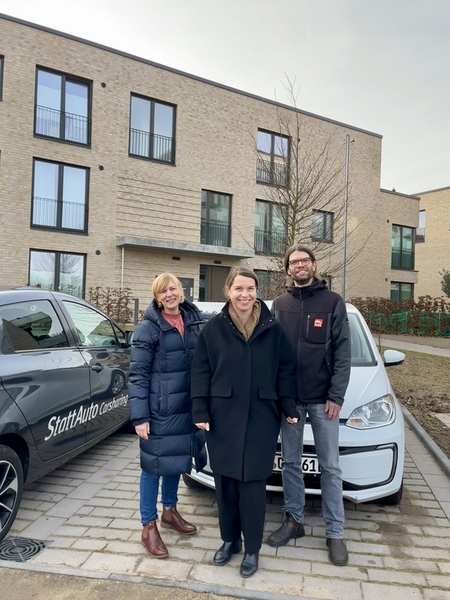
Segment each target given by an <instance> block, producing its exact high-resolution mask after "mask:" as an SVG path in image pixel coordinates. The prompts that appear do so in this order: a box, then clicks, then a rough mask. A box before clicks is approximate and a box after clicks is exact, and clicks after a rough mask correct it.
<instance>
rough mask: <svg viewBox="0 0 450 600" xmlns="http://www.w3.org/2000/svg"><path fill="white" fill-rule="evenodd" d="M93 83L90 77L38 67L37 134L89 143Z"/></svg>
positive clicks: (84, 143) (35, 126) (35, 124)
mask: <svg viewBox="0 0 450 600" xmlns="http://www.w3.org/2000/svg"><path fill="white" fill-rule="evenodd" d="M91 87H92V84H91V82H90V81H86V80H84V79H79V78H77V77H73V76H71V75H66V74H62V73H57V72H54V71H48V70H47V69H43V68H41V67H38V69H37V74H36V105H35V119H34V133H35V135H37V136H43V137H48V138H53V139H58V140H63V141H65V142H72V143H74V144H82V145H84V146H88V145H90V143H91Z"/></svg>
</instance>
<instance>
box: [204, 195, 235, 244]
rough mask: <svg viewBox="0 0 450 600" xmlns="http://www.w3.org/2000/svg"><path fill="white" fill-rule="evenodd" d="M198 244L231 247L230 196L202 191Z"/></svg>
mask: <svg viewBox="0 0 450 600" xmlns="http://www.w3.org/2000/svg"><path fill="white" fill-rule="evenodd" d="M200 243H201V244H210V245H211V246H225V247H230V246H231V195H229V194H221V193H219V192H211V191H209V190H202V208H201V231H200Z"/></svg>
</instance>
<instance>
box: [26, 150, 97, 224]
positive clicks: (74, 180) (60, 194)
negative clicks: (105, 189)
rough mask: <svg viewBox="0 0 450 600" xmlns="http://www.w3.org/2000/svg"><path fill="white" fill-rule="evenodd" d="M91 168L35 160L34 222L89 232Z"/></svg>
mask: <svg viewBox="0 0 450 600" xmlns="http://www.w3.org/2000/svg"><path fill="white" fill-rule="evenodd" d="M87 197H88V170H87V169H84V168H82V167H74V166H70V165H64V164H60V163H53V162H48V161H43V160H35V161H34V176H33V200H32V210H31V225H32V226H34V227H51V228H55V229H62V230H67V231H80V232H87Z"/></svg>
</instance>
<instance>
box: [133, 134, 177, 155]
mask: <svg viewBox="0 0 450 600" xmlns="http://www.w3.org/2000/svg"><path fill="white" fill-rule="evenodd" d="M130 154H132V155H134V156H144V157H145V158H153V159H154V160H160V161H162V162H168V163H173V162H175V140H174V139H173V138H171V137H166V136H164V135H157V134H156V133H149V132H148V131H141V130H140V129H130Z"/></svg>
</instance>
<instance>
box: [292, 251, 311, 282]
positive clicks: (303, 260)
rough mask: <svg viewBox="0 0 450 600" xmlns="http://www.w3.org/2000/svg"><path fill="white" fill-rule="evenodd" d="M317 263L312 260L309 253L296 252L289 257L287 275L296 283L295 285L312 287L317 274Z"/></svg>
mask: <svg viewBox="0 0 450 600" xmlns="http://www.w3.org/2000/svg"><path fill="white" fill-rule="evenodd" d="M316 268H317V263H316V262H315V261H313V260H311V257H310V256H309V254H308V253H307V252H303V251H302V250H296V251H295V252H292V254H291V255H290V256H289V266H288V270H287V273H288V275H290V276H291V277H292V279H293V281H294V285H297V286H303V285H311V283H312V282H313V279H314V276H315V274H316Z"/></svg>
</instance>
